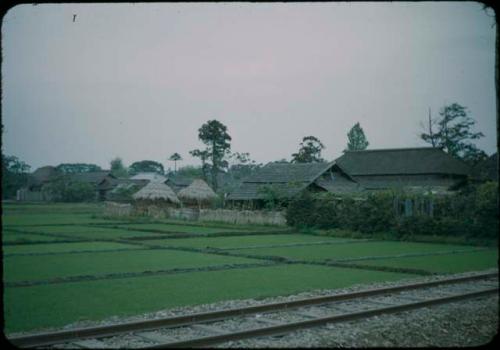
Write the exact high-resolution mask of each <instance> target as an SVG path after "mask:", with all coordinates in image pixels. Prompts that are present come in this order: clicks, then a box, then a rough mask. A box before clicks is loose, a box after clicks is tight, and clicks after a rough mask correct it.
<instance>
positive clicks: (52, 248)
mask: <svg viewBox="0 0 500 350" xmlns="http://www.w3.org/2000/svg"><path fill="white" fill-rule="evenodd" d="M138 248H140V247H137V246H134V245H129V244H123V243H112V242H84V243H58V244H36V245H34V244H26V245H17V246H7V247H4V248H3V252H4V254H33V253H35V254H43V253H65V252H78V251H88V250H93V251H100V250H111V249H138ZM4 259H5V257H4ZM9 259H12V257H10V258H9ZM4 264H5V260H4Z"/></svg>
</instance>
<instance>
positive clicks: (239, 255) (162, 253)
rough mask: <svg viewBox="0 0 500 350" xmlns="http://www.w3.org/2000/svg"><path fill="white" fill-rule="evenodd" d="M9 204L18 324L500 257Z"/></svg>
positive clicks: (7, 243) (6, 260) (481, 265)
mask: <svg viewBox="0 0 500 350" xmlns="http://www.w3.org/2000/svg"><path fill="white" fill-rule="evenodd" d="M2 209H3V210H2V213H3V214H2V245H3V247H2V248H3V259H2V262H3V282H4V296H3V297H4V300H3V301H4V303H3V305H4V320H5V326H4V327H5V329H4V331H5V332H6V333H12V332H18V331H35V330H43V329H51V328H58V327H62V326H64V325H66V324H69V323H73V322H76V321H82V320H100V319H104V318H108V317H111V316H129V315H135V314H140V313H145V312H154V311H158V310H161V309H166V308H172V307H178V306H186V305H195V304H201V303H210V302H216V301H221V300H229V299H242V298H264V297H269V296H276V295H287V294H293V293H299V292H304V291H307V290H313V289H334V288H344V287H348V286H351V285H353V284H368V283H372V282H380V281H396V280H404V279H408V278H415V277H418V276H419V275H424V274H431V273H440V274H443V273H444V274H446V273H457V272H465V271H478V270H484V269H489V268H495V267H497V260H498V253H497V250H496V249H493V248H484V247H472V246H464V245H447V244H429V243H410V242H394V241H376V240H355V239H345V238H334V237H325V236H317V235H314V234H302V233H299V232H293V231H292V230H290V229H289V228H282V227H269V226H268V227H266V226H248V225H245V226H235V225H229V224H218V223H207V224H202V223H193V222H180V221H175V220H157V221H151V220H147V219H141V220H135V221H131V220H108V219H105V218H102V217H100V213H101V208H100V206H99V205H94V204H5V203H4V204H3V205H2ZM179 234H180V235H179ZM285 260H288V263H285ZM290 262H291V263H290ZM338 262H341V263H342V266H341V267H340V266H339V265H338V264H337V265H336V266H334V265H335V263H338Z"/></svg>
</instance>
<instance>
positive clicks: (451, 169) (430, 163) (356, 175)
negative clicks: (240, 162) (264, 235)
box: [227, 147, 470, 208]
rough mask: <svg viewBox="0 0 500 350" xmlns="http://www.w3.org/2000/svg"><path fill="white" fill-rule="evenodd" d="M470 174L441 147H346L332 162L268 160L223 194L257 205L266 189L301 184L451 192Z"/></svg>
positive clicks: (275, 191) (337, 189)
mask: <svg viewBox="0 0 500 350" xmlns="http://www.w3.org/2000/svg"><path fill="white" fill-rule="evenodd" d="M469 175H470V169H469V167H468V165H466V164H465V163H463V162H461V161H459V160H457V159H455V158H453V157H452V156H450V155H449V154H447V153H445V152H444V151H443V150H442V149H440V148H432V147H421V148H398V149H379V150H365V151H346V152H344V154H343V155H342V156H341V157H339V158H337V159H336V160H335V161H333V162H330V163H296V164H292V163H269V164H267V165H266V166H264V167H263V168H262V169H260V170H259V171H258V172H257V173H256V174H254V175H253V176H250V177H249V178H247V179H245V180H243V182H242V184H241V185H240V187H239V188H238V189H236V190H235V191H233V192H232V193H230V194H229V196H228V197H227V200H228V201H229V203H230V205H233V206H239V207H244V208H260V207H262V205H263V202H264V200H265V199H266V198H269V195H270V194H271V195H274V196H279V197H281V198H284V199H291V198H293V197H295V196H297V195H298V194H299V193H301V192H302V191H304V190H306V189H307V190H309V191H311V192H325V191H326V192H331V193H336V194H354V193H357V194H362V193H367V192H369V191H377V190H388V189H404V190H412V191H430V192H432V193H449V192H450V191H454V190H456V189H458V188H460V186H462V185H464V184H465V183H466V182H467V180H468V177H469Z"/></svg>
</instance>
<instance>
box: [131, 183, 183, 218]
mask: <svg viewBox="0 0 500 350" xmlns="http://www.w3.org/2000/svg"><path fill="white" fill-rule="evenodd" d="M132 198H133V199H135V201H136V202H135V205H136V207H137V209H138V211H139V212H150V211H151V209H153V208H155V210H156V209H160V208H168V207H176V206H177V205H179V204H180V201H179V198H177V196H176V195H175V193H174V191H172V189H171V188H170V187H168V186H167V185H165V184H163V183H160V182H150V183H148V184H147V185H146V186H144V187H143V188H142V189H140V190H139V191H138V192H136V193H134V194H133V195H132Z"/></svg>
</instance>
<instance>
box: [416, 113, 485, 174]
mask: <svg viewBox="0 0 500 350" xmlns="http://www.w3.org/2000/svg"><path fill="white" fill-rule="evenodd" d="M439 115H440V116H441V118H440V119H437V120H433V119H432V118H431V116H430V115H429V128H428V129H427V130H424V132H423V133H421V134H420V138H421V139H422V140H424V141H425V142H427V143H430V144H431V145H432V146H433V147H441V148H442V149H443V150H444V151H446V152H447V153H449V154H451V155H452V156H454V157H456V158H459V159H461V160H463V161H465V162H468V163H469V164H471V165H474V164H476V163H477V162H479V161H481V160H485V159H486V158H487V157H488V156H487V154H486V153H485V152H484V151H482V150H480V149H479V148H477V146H476V145H475V144H473V143H472V142H471V140H477V139H479V138H481V137H483V136H484V135H483V133H482V132H473V131H472V129H473V127H474V124H475V123H476V121H475V120H474V119H473V118H472V117H470V116H469V115H468V110H467V107H464V106H461V105H459V104H458V103H453V104H451V105H448V106H444V107H443V108H442V109H441V111H440V112H439ZM433 125H435V126H437V130H436V131H435V132H434V131H433V130H432V126H433Z"/></svg>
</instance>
